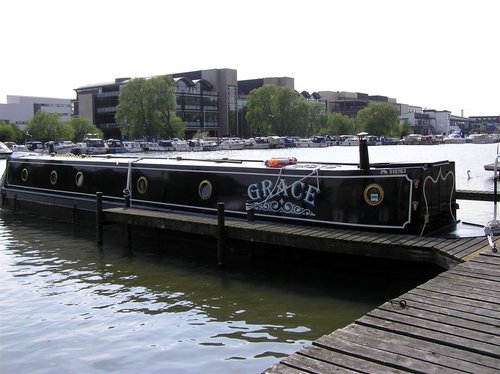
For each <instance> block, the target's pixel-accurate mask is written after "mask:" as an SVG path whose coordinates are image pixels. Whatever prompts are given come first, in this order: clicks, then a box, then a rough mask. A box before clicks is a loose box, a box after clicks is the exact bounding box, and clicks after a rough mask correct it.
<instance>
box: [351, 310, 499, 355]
mask: <svg viewBox="0 0 500 374" xmlns="http://www.w3.org/2000/svg"><path fill="white" fill-rule="evenodd" d="M413 322H414V323H413V324H407V323H402V322H400V321H393V320H390V319H385V318H380V317H377V316H372V315H366V316H364V317H362V318H360V319H359V320H356V321H355V323H357V324H360V325H363V326H369V327H374V328H377V329H380V330H385V331H391V332H395V333H398V334H402V335H406V336H410V337H413V338H417V339H421V340H427V341H430V342H434V343H438V344H443V345H448V346H450V347H455V348H459V349H462V350H464V351H470V352H475V353H478V354H482V355H486V356H490V357H493V358H495V359H499V358H500V349H499V348H500V347H499V346H496V345H494V344H489V343H487V342H484V341H482V340H476V339H472V340H473V341H471V337H470V336H467V337H464V336H457V335H454V331H455V330H456V329H457V328H456V327H448V328H447V327H446V326H441V330H437V331H435V330H431V329H428V328H423V327H421V326H422V323H421V322H420V324H416V323H415V322H416V321H413ZM444 329H445V330H447V331H442V330H444ZM468 331H469V330H468ZM475 336H476V337H477V338H478V337H480V338H484V337H487V336H486V334H479V333H477V334H475Z"/></svg>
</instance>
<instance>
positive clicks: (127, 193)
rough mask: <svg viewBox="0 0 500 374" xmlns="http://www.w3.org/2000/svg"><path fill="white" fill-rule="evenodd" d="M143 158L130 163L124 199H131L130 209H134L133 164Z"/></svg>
mask: <svg viewBox="0 0 500 374" xmlns="http://www.w3.org/2000/svg"><path fill="white" fill-rule="evenodd" d="M143 158H144V157H138V158H136V159H134V160H130V161H129V162H128V170H127V183H126V185H125V188H124V189H123V197H124V198H127V197H129V198H130V207H132V164H133V163H134V162H137V161H141V160H142V159H143Z"/></svg>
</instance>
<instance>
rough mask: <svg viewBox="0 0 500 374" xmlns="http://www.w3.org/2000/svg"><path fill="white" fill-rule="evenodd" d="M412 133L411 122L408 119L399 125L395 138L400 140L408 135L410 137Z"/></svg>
mask: <svg viewBox="0 0 500 374" xmlns="http://www.w3.org/2000/svg"><path fill="white" fill-rule="evenodd" d="M410 133H411V121H410V120H409V119H408V118H405V120H404V121H403V122H400V123H399V124H398V128H397V131H396V133H395V134H393V135H394V136H397V137H398V138H402V137H404V136H406V135H409V134H410Z"/></svg>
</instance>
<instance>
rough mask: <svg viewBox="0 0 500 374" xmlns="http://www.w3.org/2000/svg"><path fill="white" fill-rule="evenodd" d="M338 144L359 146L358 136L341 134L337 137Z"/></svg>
mask: <svg viewBox="0 0 500 374" xmlns="http://www.w3.org/2000/svg"><path fill="white" fill-rule="evenodd" d="M338 145H343V146H353V145H354V146H359V137H358V136H356V135H341V136H340V137H339V139H338Z"/></svg>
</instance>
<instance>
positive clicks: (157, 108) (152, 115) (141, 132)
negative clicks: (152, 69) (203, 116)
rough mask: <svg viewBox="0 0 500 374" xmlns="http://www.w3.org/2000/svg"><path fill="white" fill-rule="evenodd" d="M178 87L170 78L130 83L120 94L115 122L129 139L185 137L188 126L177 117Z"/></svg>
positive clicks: (131, 81) (139, 80) (142, 79)
mask: <svg viewBox="0 0 500 374" xmlns="http://www.w3.org/2000/svg"><path fill="white" fill-rule="evenodd" d="M174 88H175V83H174V81H173V79H172V77H170V76H159V77H154V78H151V79H144V78H135V79H132V80H130V81H129V82H128V83H127V84H126V85H125V87H124V88H123V90H122V92H121V93H120V102H119V104H118V107H117V112H116V116H115V119H116V121H117V122H118V123H121V124H122V125H123V132H124V134H125V136H127V137H130V138H135V137H143V136H148V137H158V136H160V137H170V136H182V135H183V134H184V132H185V129H186V128H185V124H184V123H183V122H182V121H181V120H180V118H178V117H177V115H176V114H175V109H176V97H175V89H174Z"/></svg>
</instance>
